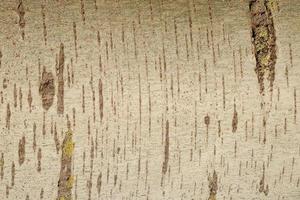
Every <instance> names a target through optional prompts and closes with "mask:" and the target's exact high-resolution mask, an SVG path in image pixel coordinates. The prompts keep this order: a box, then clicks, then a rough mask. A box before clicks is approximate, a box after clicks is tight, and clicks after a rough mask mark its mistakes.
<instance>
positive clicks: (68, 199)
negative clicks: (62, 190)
mask: <svg viewBox="0 0 300 200" xmlns="http://www.w3.org/2000/svg"><path fill="white" fill-rule="evenodd" d="M71 199H72V198H71V197H60V198H59V200H71Z"/></svg>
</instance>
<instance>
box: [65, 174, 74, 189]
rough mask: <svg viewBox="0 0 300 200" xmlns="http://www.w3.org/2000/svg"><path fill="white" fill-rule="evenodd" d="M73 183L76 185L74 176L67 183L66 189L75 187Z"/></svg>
mask: <svg viewBox="0 0 300 200" xmlns="http://www.w3.org/2000/svg"><path fill="white" fill-rule="evenodd" d="M73 183H74V176H70V177H69V178H68V180H67V182H66V187H67V188H68V189H71V188H72V187H73Z"/></svg>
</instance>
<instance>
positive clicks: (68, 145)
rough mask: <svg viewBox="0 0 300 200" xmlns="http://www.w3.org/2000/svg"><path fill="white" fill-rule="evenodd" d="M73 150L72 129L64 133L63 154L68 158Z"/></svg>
mask: <svg viewBox="0 0 300 200" xmlns="http://www.w3.org/2000/svg"><path fill="white" fill-rule="evenodd" d="M73 151H74V143H73V140H72V131H71V130H69V131H68V132H67V133H66V141H65V144H63V154H64V155H66V156H68V157H69V158H70V157H72V155H73Z"/></svg>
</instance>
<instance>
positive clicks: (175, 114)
mask: <svg viewBox="0 0 300 200" xmlns="http://www.w3.org/2000/svg"><path fill="white" fill-rule="evenodd" d="M82 2H83V7H84V14H82V13H83V12H82V11H83V10H82V5H81V1H79V0H78V1H63V0H58V1H54V0H53V1H34V0H23V5H24V8H25V15H24V18H25V28H24V33H25V37H24V40H23V39H22V36H21V28H20V26H19V17H18V14H17V12H16V8H17V5H18V2H17V1H4V0H1V1H0V50H1V52H2V55H3V56H2V58H1V68H0V73H1V74H0V82H1V86H0V91H1V92H2V97H3V101H2V102H1V101H0V128H1V132H0V159H1V153H3V155H4V159H3V160H4V162H2V161H0V162H1V163H0V165H1V166H3V175H4V176H3V179H2V180H0V199H26V196H27V195H28V199H40V198H41V191H43V195H42V197H43V199H56V198H57V196H58V180H59V176H60V167H61V153H62V151H61V150H59V153H57V151H56V145H55V137H54V135H55V134H54V132H55V131H54V124H56V129H57V133H58V139H59V142H60V144H61V143H62V141H63V139H64V133H65V132H66V131H67V115H68V117H69V119H70V122H71V129H72V130H73V141H74V143H75V148H74V152H73V158H72V159H73V161H72V165H73V171H72V173H73V175H74V177H75V181H74V185H73V188H72V194H73V199H88V197H89V187H88V185H89V184H88V181H90V180H91V183H92V185H91V190H90V198H91V199H147V198H148V199H153V200H156V199H208V198H209V180H208V178H209V177H211V176H212V174H213V172H214V170H215V171H216V174H217V177H218V179H217V185H218V188H217V195H216V199H218V200H219V199H272V200H273V199H291V200H297V199H300V183H299V179H300V161H299V158H300V131H299V130H300V126H299V123H300V121H299V120H300V115H299V109H300V108H299V105H300V102H299V95H300V81H299V78H300V68H299V66H300V57H299V52H300V36H299V33H300V14H299V13H300V12H299V8H300V1H298V0H286V1H279V6H280V9H279V10H276V11H274V24H275V29H276V35H277V47H278V52H277V57H278V58H277V63H276V72H275V82H274V91H273V98H272V102H271V101H270V99H269V98H268V95H270V93H267V94H266V97H263V98H262V97H261V95H260V94H259V85H258V82H257V76H256V74H255V71H254V68H255V59H254V55H253V54H252V52H251V51H252V44H251V35H250V18H249V6H248V3H247V1H240V0H236V1H235V0H231V1H229V0H224V1H221V0H211V1H210V4H211V11H212V21H210V18H209V7H208V2H207V1H205V0H190V1H182V0H177V1H166V0H164V1H163V2H162V1H158V0H157V1H156V0H152V1H150V0H149V1H129V0H127V1H124V0H117V1H104V0H101V1H100V0H97V1H96V5H97V10H96V8H95V1H93V0H84V1H82ZM150 2H151V3H150ZM187 2H189V4H188V3H187ZM41 5H45V8H44V13H45V28H44V27H43V16H42V8H41ZM151 7H152V9H151ZM189 16H191V22H192V25H191V26H190V25H189V24H190V21H189ZM83 18H84V21H83ZM174 19H175V20H176V26H177V39H178V56H177V55H176V39H175V31H174ZM73 22H75V23H76V35H77V40H76V45H77V50H76V49H75V42H74V30H73ZM211 22H212V23H211ZM133 27H135V29H133ZM122 29H123V30H124V41H122ZM44 30H46V32H47V34H46V36H44ZM207 30H208V39H209V44H208V43H207ZM97 31H99V33H100V38H101V42H100V43H99V42H98V40H97ZM211 31H212V34H211ZM191 33H192V40H191ZM212 36H213V38H212ZM45 38H46V44H45ZM61 43H63V44H64V54H65V62H64V114H63V115H58V114H57V96H56V95H57V86H58V83H57V76H56V70H55V66H56V56H57V55H58V54H59V50H60V44H61ZM197 44H198V47H199V53H197ZM289 44H291V49H292V52H291V53H290V49H289ZM212 46H213V48H214V49H212ZM106 48H107V51H106ZM76 51H77V52H78V58H76V53H75V52H76ZM213 52H214V54H215V64H214V62H213ZM233 52H235V53H234V54H235V59H234V58H233ZM198 55H199V56H198ZM240 55H241V56H240ZM290 55H292V59H291V56H290ZM99 56H101V63H102V69H103V70H102V72H101V71H100V69H101V68H100V64H99ZM107 58H108V59H107ZM240 58H241V60H240ZM71 59H72V65H71ZM39 60H40V75H39ZM145 60H147V64H146V61H145ZM205 60H206V63H207V68H206V69H207V71H206V73H205V67H204V63H205ZM234 60H235V61H234ZM234 63H235V69H236V71H234ZM68 65H69V74H70V76H71V74H72V70H73V73H74V83H73V84H72V83H70V86H68V68H67V66H68ZM44 66H45V69H46V71H47V72H52V74H53V76H54V84H55V88H56V90H55V96H54V101H53V105H52V106H51V107H50V109H49V110H48V111H45V110H44V109H43V107H42V100H41V97H40V95H39V76H41V72H42V70H43V67H44ZM164 67H165V69H166V70H165V71H164ZM286 68H287V69H288V73H286ZM26 69H27V70H26ZM241 69H242V73H241ZM26 71H27V72H26ZM147 72H148V73H147ZM287 74H288V75H287ZM199 76H201V81H199ZM222 76H224V83H225V87H223V86H222ZM287 77H288V78H287ZM4 79H6V80H8V83H7V88H4V87H3V84H6V83H5V81H4ZM70 79H71V78H70ZM99 79H101V80H102V84H103V108H104V111H103V120H102V122H101V120H100V111H99ZM287 80H288V83H287ZM14 84H16V94H17V98H16V104H17V105H16V107H15V106H14V104H15V98H14ZM29 85H31V93H32V99H33V100H32V112H29V110H30V108H29V103H28V94H29ZM178 86H179V87H178ZM83 87H84V89H83ZM206 88H207V92H206ZM20 89H21V91H22V92H21V93H22V98H21V99H22V100H20V93H19V90H20ZM223 89H224V91H225V93H224V94H225V96H224V97H225V98H224V99H225V109H224V103H223ZM83 90H84V92H83ZM93 91H94V94H93ZM83 93H84V94H83ZM200 94H201V97H200ZM93 96H94V100H93ZM0 98H1V97H0ZM83 99H84V100H83ZM262 101H265V102H266V104H267V105H268V106H267V109H269V110H270V112H269V114H267V115H266V114H265V111H263V110H262V109H261V107H260V104H261V102H262ZM21 102H22V109H20V104H21ZM149 102H150V103H149ZM234 103H235V105H236V112H237V119H238V121H237V122H238V123H237V130H236V131H235V133H233V131H232V130H233V128H232V121H233V116H234ZM8 104H9V106H10V111H11V118H10V129H9V130H8V128H7V127H6V118H7V105H8ZM149 104H151V111H149ZM83 107H84V108H83ZM74 109H75V115H74V112H73V110H74ZM44 113H45V122H43V116H44ZM74 116H75V124H74V123H73V122H74V121H73V119H74ZM205 116H209V119H210V120H209V121H210V122H209V125H208V141H207V127H206V124H205ZM263 116H267V119H266V128H264V127H263ZM206 119H207V118H206ZM167 121H168V123H169V148H168V149H169V157H168V161H167V162H166V161H164V160H165V149H166V147H165V145H166V141H167V139H166V129H167V128H166V124H167ZM285 121H286V122H285ZM149 122H151V125H149V124H150V123H149ZM34 123H35V124H36V149H35V150H34V148H33V143H34V139H33V138H34V133H33V126H34ZM219 124H220V126H219ZM43 125H45V128H44V130H45V132H44V133H45V135H44V136H43ZM89 127H90V128H89ZM149 127H150V128H149ZM285 127H286V128H285ZM195 132H196V133H195ZM23 136H25V139H26V142H25V161H24V163H23V164H22V165H20V164H19V155H18V149H19V147H18V146H19V140H21V138H22V137H23ZM264 138H265V142H264ZM92 140H93V142H92ZM39 148H40V149H41V154H42V156H41V171H40V172H38V171H37V168H38V149H39ZM91 149H94V158H93V159H92V158H91ZM118 149H119V150H118ZM84 155H85V157H84ZM91 160H93V161H91ZM13 162H14V164H15V178H14V185H13V186H12V163H13ZM164 162H165V165H166V167H167V171H166V173H165V175H163V170H162V166H163V163H164ZM263 165H264V166H265V178H264V189H265V188H266V185H268V194H267V195H265V194H264V192H260V191H259V187H260V186H259V185H260V181H261V180H262V177H263ZM91 166H92V168H91ZM91 169H92V170H91ZM91 172H92V173H91ZM100 173H102V178H101V190H100V193H98V188H99V184H97V180H100V178H98V177H99V175H100ZM90 177H92V178H90Z"/></svg>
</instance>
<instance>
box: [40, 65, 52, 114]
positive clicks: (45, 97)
mask: <svg viewBox="0 0 300 200" xmlns="http://www.w3.org/2000/svg"><path fill="white" fill-rule="evenodd" d="M39 94H40V96H41V98H42V105H43V108H44V109H45V110H49V108H50V107H51V106H52V104H53V99H54V95H55V86H54V77H53V75H52V73H51V72H46V70H44V71H43V74H42V80H41V82H40V87H39Z"/></svg>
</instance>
